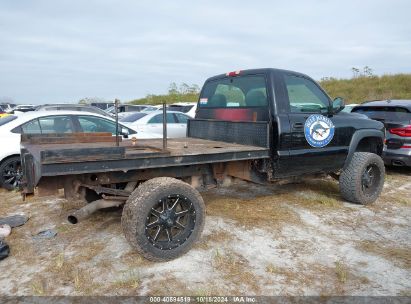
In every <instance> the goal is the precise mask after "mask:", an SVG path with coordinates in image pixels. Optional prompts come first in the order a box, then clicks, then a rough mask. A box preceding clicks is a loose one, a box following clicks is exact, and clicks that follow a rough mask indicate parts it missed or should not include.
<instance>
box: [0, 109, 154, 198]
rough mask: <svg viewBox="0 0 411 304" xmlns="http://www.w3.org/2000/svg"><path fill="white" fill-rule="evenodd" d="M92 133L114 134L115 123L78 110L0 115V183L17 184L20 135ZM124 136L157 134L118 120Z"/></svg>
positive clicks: (137, 136) (11, 185) (1, 184)
mask: <svg viewBox="0 0 411 304" xmlns="http://www.w3.org/2000/svg"><path fill="white" fill-rule="evenodd" d="M76 132H85V133H88V132H90V133H94V132H110V133H112V134H113V135H115V132H116V124H115V121H114V120H113V119H110V118H107V117H104V116H102V115H99V114H94V113H86V112H78V111H62V110H61V111H38V112H37V111H32V112H27V113H24V114H21V115H19V116H15V115H10V116H6V117H3V118H1V119H0V142H1V150H0V186H1V187H3V188H6V189H9V190H10V189H14V188H16V187H18V186H19V184H20V179H21V170H20V137H21V136H20V135H21V134H50V133H57V134H58V133H76ZM119 132H120V134H122V135H123V137H125V138H126V137H128V135H132V136H134V137H136V138H156V137H160V136H158V135H156V134H150V133H148V132H145V133H144V134H138V135H137V132H136V131H135V130H134V129H133V128H132V127H126V126H124V125H122V124H119Z"/></svg>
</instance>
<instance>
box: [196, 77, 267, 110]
mask: <svg viewBox="0 0 411 304" xmlns="http://www.w3.org/2000/svg"><path fill="white" fill-rule="evenodd" d="M199 106H200V108H247V107H264V106H267V91H266V85H265V78H264V76H257V75H252V76H241V77H240V76H238V77H229V78H222V79H218V80H213V81H209V82H207V83H206V84H205V85H204V88H203V90H202V93H201V96H200V103H199Z"/></svg>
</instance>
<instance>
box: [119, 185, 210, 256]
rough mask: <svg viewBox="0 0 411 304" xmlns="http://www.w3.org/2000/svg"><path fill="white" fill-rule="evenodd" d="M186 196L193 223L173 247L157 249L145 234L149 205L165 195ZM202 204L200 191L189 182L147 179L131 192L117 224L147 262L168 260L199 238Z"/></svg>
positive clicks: (191, 245)
mask: <svg viewBox="0 0 411 304" xmlns="http://www.w3.org/2000/svg"><path fill="white" fill-rule="evenodd" d="M174 194H178V195H182V196H184V197H186V198H188V199H189V200H190V201H191V203H192V206H193V208H194V210H195V225H194V227H193V230H192V232H191V234H190V235H189V237H188V238H187V239H186V240H185V242H184V243H182V244H181V245H179V246H178V247H177V248H173V249H168V250H161V249H159V248H157V247H155V246H154V245H153V244H152V243H151V242H150V241H149V239H148V238H147V236H146V234H145V230H146V220H147V216H148V215H149V214H150V212H151V208H152V207H153V206H155V204H156V203H157V202H158V201H159V200H161V199H162V198H163V197H165V196H168V195H174ZM204 219H205V205H204V201H203V198H202V197H201V195H200V193H199V192H198V191H197V190H196V189H194V188H193V187H191V186H190V185H189V184H187V183H184V182H182V181H180V180H177V179H175V178H170V177H158V178H153V179H151V180H148V181H146V182H144V183H143V184H141V185H140V186H139V187H138V188H137V189H135V190H134V191H133V193H132V194H131V195H130V197H129V199H128V200H127V202H126V204H125V206H124V209H123V214H122V217H121V226H122V229H123V233H124V235H125V237H126V239H127V241H128V242H129V243H130V244H131V246H132V247H133V248H134V249H136V250H137V251H138V252H139V253H140V254H141V255H143V256H144V257H145V258H147V259H148V260H151V261H168V260H172V259H175V258H177V257H179V256H181V255H183V254H185V253H186V252H188V251H189V250H190V249H191V248H192V247H193V245H194V244H195V242H196V241H197V240H198V239H199V238H200V236H201V233H202V231H203V228H204Z"/></svg>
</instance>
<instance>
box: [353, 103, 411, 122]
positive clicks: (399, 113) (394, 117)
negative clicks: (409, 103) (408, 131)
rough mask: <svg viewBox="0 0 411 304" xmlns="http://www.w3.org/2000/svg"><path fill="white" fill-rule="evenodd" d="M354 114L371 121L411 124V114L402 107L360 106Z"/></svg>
mask: <svg viewBox="0 0 411 304" xmlns="http://www.w3.org/2000/svg"><path fill="white" fill-rule="evenodd" d="M353 112H355V113H361V114H365V115H367V116H368V117H369V118H371V119H377V120H385V121H395V122H403V123H409V122H411V113H410V112H408V110H407V109H406V108H402V107H372V106H371V107H369V106H359V107H356V108H355V109H354V110H353Z"/></svg>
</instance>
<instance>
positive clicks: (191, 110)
mask: <svg viewBox="0 0 411 304" xmlns="http://www.w3.org/2000/svg"><path fill="white" fill-rule="evenodd" d="M167 109H168V110H170V111H178V112H183V113H185V114H187V115H188V116H190V117H194V116H195V115H196V110H197V103H196V102H177V103H173V104H170V105H169V106H167Z"/></svg>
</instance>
